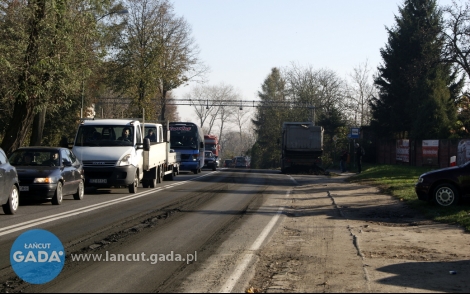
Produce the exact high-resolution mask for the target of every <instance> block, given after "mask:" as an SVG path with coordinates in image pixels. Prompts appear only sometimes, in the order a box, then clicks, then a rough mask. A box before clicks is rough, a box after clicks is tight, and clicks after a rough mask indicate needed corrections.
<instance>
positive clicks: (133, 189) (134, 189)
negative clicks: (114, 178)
mask: <svg viewBox="0 0 470 294" xmlns="http://www.w3.org/2000/svg"><path fill="white" fill-rule="evenodd" d="M138 186H139V174H138V173H137V172H136V173H135V176H134V182H133V183H132V184H130V185H129V193H133V194H135V193H137V187H138Z"/></svg>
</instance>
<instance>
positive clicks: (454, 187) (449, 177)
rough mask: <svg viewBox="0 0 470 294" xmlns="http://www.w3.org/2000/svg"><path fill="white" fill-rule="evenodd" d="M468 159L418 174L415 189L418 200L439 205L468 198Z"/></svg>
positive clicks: (469, 166) (469, 173) (447, 204)
mask: <svg viewBox="0 0 470 294" xmlns="http://www.w3.org/2000/svg"><path fill="white" fill-rule="evenodd" d="M469 179H470V161H469V162H467V163H464V164H462V165H460V166H451V167H447V168H441V169H437V170H433V171H430V172H427V173H424V174H422V175H420V176H419V178H418V182H417V183H416V185H415V191H416V194H417V195H418V199H419V200H423V201H432V202H434V203H436V204H438V205H440V206H452V205H457V204H458V203H459V201H460V200H463V199H466V200H468V199H470V181H469Z"/></svg>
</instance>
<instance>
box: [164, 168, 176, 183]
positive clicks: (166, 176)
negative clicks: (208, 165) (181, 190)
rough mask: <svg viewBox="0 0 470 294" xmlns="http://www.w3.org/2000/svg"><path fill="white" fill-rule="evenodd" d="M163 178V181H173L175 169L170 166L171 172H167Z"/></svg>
mask: <svg viewBox="0 0 470 294" xmlns="http://www.w3.org/2000/svg"><path fill="white" fill-rule="evenodd" d="M163 178H164V179H165V181H173V180H174V178H175V170H174V169H173V168H172V169H171V174H167V175H165V176H164V177H163Z"/></svg>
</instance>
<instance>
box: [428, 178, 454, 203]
mask: <svg viewBox="0 0 470 294" xmlns="http://www.w3.org/2000/svg"><path fill="white" fill-rule="evenodd" d="M433 200H434V202H435V203H437V204H439V205H440V206H450V205H456V204H457V203H458V202H459V192H458V191H457V189H456V188H455V187H454V185H452V184H448V183H445V184H440V185H439V186H437V187H436V189H434V194H433Z"/></svg>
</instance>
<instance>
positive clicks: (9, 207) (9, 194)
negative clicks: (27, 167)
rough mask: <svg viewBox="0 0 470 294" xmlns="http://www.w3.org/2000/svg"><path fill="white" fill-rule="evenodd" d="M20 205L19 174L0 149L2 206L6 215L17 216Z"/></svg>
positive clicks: (0, 193)
mask: <svg viewBox="0 0 470 294" xmlns="http://www.w3.org/2000/svg"><path fill="white" fill-rule="evenodd" d="M19 203H20V194H19V184H18V174H17V172H16V168H15V167H14V166H12V165H10V162H9V161H8V158H7V156H6V155H5V152H4V151H3V150H2V148H0V204H1V205H2V208H3V211H4V212H5V214H15V213H16V211H17V210H18V206H19Z"/></svg>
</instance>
